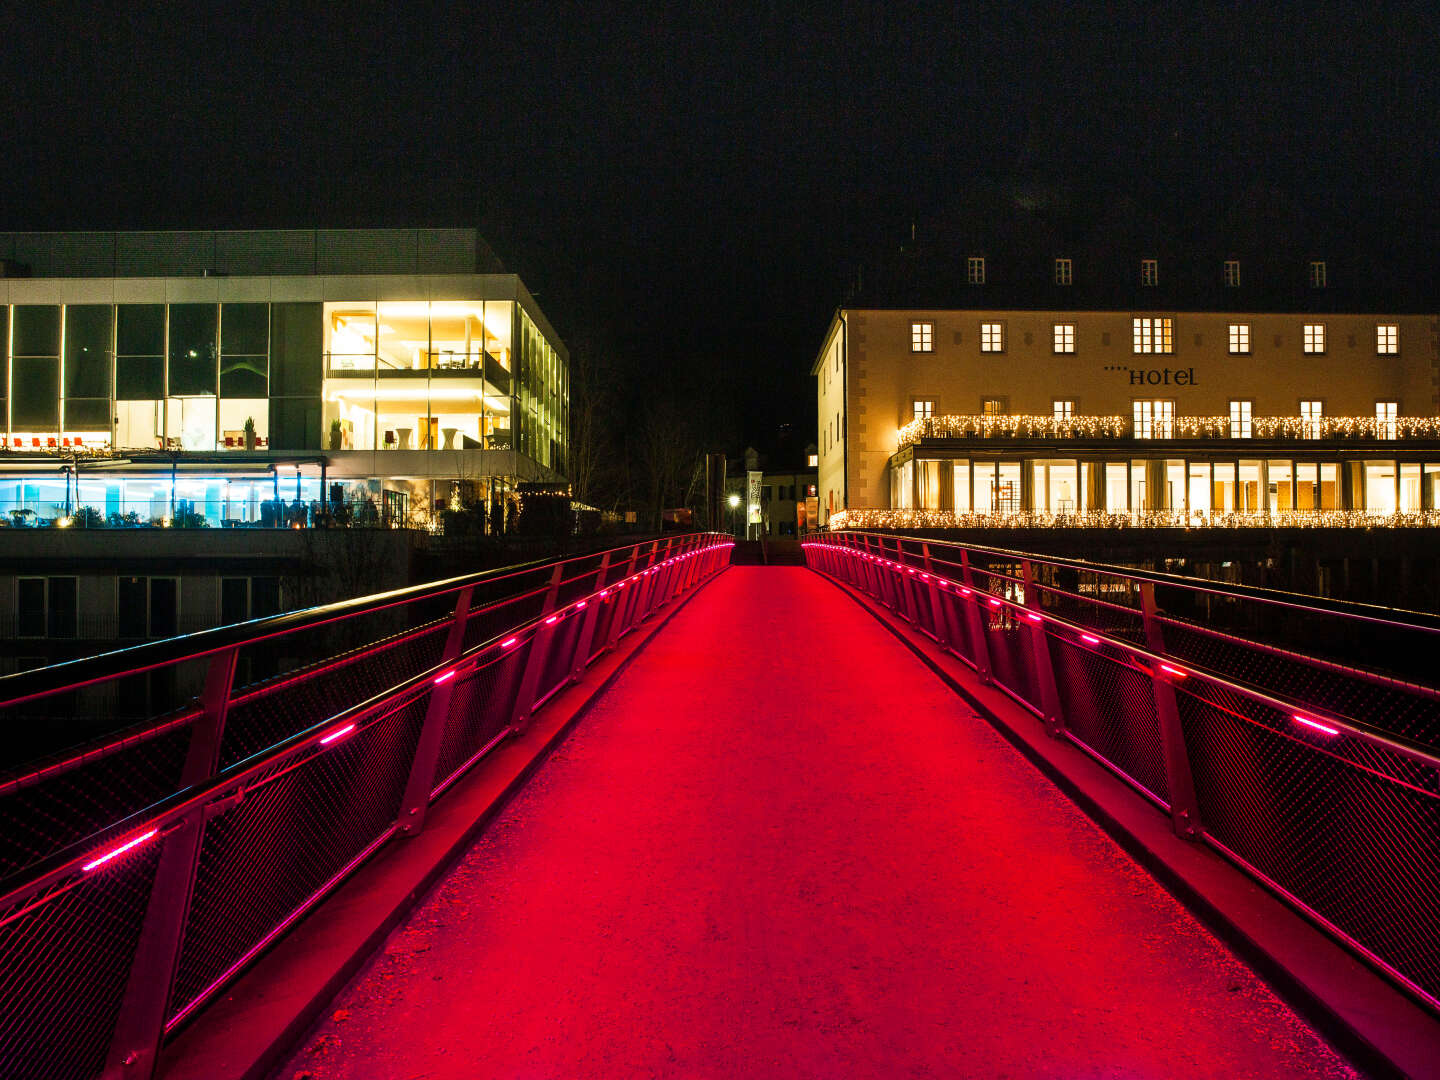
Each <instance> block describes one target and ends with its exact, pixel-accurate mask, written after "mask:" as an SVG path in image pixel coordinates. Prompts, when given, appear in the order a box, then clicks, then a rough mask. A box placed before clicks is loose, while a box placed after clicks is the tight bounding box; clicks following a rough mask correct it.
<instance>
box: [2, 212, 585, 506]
mask: <svg viewBox="0 0 1440 1080" xmlns="http://www.w3.org/2000/svg"><path fill="white" fill-rule="evenodd" d="M567 364H568V358H567V353H566V350H565V347H564V345H563V344H562V343H561V341H560V339H559V337H558V336H557V334H556V333H555V331H554V329H553V327H551V325H550V323H549V322H548V320H547V319H546V318H545V315H544V314H543V313H542V312H541V310H540V308H539V306H538V305H537V304H536V303H535V300H534V297H532V296H531V295H530V293H529V292H528V291H527V290H526V288H525V285H524V284H523V283H522V282H521V281H520V279H519V278H518V277H517V276H515V275H514V274H507V273H504V272H503V269H502V268H501V267H500V265H499V264H498V262H497V261H496V259H495V257H494V255H493V254H492V253H491V252H490V250H489V248H488V246H487V245H486V244H485V243H484V241H483V240H482V239H481V238H480V237H479V236H478V235H477V234H476V232H475V231H474V230H473V229H378V230H372V229H359V230H327V229H319V230H262V231H235V232H224V231H193V232H118V233H116V232H104V233H99V232H87V233H0V515H3V516H4V517H5V518H6V520H7V521H10V522H13V523H15V524H36V523H41V524H43V523H47V522H54V523H57V524H63V523H64V522H65V521H67V520H69V519H70V518H71V516H72V515H74V514H75V513H77V512H78V511H79V510H80V508H82V507H84V508H88V510H87V512H86V516H87V518H89V519H91V520H94V515H93V514H91V513H90V511H93V512H94V514H98V515H99V520H101V521H104V522H107V523H111V524H137V523H138V524H168V523H170V522H171V520H172V519H176V518H177V515H184V517H183V520H184V522H185V523H189V524H198V523H200V522H201V520H202V519H203V522H204V523H205V524H208V525H212V526H214V525H257V524H271V525H284V524H286V523H287V521H288V522H289V523H292V524H293V523H294V520H293V519H294V517H295V516H296V515H297V514H306V513H308V514H310V515H311V516H313V513H314V510H315V508H316V507H321V508H324V511H325V512H327V513H328V512H329V510H330V508H331V507H332V506H333V507H339V506H343V507H345V508H346V513H351V514H354V515H357V517H358V518H360V519H369V520H373V521H375V522H377V523H378V522H380V521H382V520H384V521H388V522H389V523H392V524H398V523H405V522H408V523H410V524H417V525H424V524H428V523H430V522H432V521H433V520H434V515H435V513H436V512H437V511H439V510H441V509H444V508H446V507H453V506H456V505H457V504H458V503H461V502H463V503H466V504H470V503H483V502H488V501H492V500H493V501H503V500H504V499H505V498H506V496H507V494H508V492H509V491H510V490H511V489H512V488H513V486H514V485H515V484H517V483H520V482H525V481H541V482H550V483H554V482H563V481H564V479H565V473H566V452H567V440H568V432H569V392H570V387H569V374H568V366H567ZM281 504H283V505H284V507H285V508H286V509H284V510H281V509H279V507H280V506H281ZM177 523H179V521H177Z"/></svg>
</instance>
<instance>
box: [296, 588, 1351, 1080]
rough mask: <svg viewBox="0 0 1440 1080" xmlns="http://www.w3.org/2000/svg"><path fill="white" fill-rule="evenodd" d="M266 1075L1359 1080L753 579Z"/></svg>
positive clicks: (861, 650)
mask: <svg viewBox="0 0 1440 1080" xmlns="http://www.w3.org/2000/svg"><path fill="white" fill-rule="evenodd" d="M275 1075H276V1076H279V1077H285V1078H287V1080H289V1078H293V1077H299V1076H306V1077H313V1078H315V1080H332V1078H340V1077H374V1078H387V1080H388V1078H397V1080H398V1078H406V1077H424V1078H426V1080H442V1078H452V1077H453V1078H459V1077H480V1076H501V1077H508V1076H535V1077H540V1076H546V1077H549V1076H565V1077H616V1076H635V1075H639V1076H647V1075H659V1076H700V1077H704V1076H714V1077H734V1076H847V1077H856V1076H876V1077H899V1076H912V1077H926V1076H996V1077H999V1076H1005V1077H1041V1076H1043V1077H1062V1076H1063V1077H1100V1076H1106V1077H1108V1076H1125V1077H1180V1076H1184V1077H1212V1076H1213V1077H1280V1076H1306V1077H1332V1076H1351V1075H1355V1073H1354V1072H1353V1071H1352V1069H1351V1068H1350V1066H1348V1065H1347V1064H1346V1063H1345V1061H1344V1060H1343V1059H1342V1058H1341V1057H1340V1056H1339V1055H1338V1054H1337V1053H1336V1052H1335V1051H1334V1050H1333V1049H1332V1048H1331V1047H1330V1046H1328V1045H1327V1044H1326V1042H1325V1041H1324V1040H1323V1039H1322V1038H1321V1037H1320V1036H1319V1035H1318V1034H1317V1033H1316V1032H1315V1031H1314V1030H1313V1029H1311V1028H1310V1027H1309V1026H1308V1025H1306V1024H1305V1023H1304V1022H1303V1021H1302V1020H1301V1019H1300V1018H1299V1017H1298V1016H1297V1015H1296V1014H1295V1013H1293V1012H1292V1011H1291V1009H1290V1008H1289V1007H1288V1006H1287V1005H1286V1004H1284V1003H1283V1002H1282V1001H1281V1000H1280V999H1279V998H1277V997H1276V995H1275V994H1274V993H1273V992H1272V990H1271V989H1270V988H1269V987H1268V986H1267V985H1266V984H1265V983H1264V982H1262V981H1261V980H1260V978H1259V977H1258V976H1257V975H1255V974H1254V973H1253V972H1252V971H1251V970H1250V969H1249V968H1247V967H1246V966H1245V965H1244V964H1242V963H1241V962H1240V961H1239V960H1238V959H1236V958H1235V957H1234V956H1233V955H1232V954H1231V953H1230V952H1229V951H1228V950H1227V949H1226V948H1225V947H1224V946H1223V945H1222V944H1221V943H1219V942H1218V941H1217V940H1216V939H1215V938H1214V937H1213V936H1212V935H1211V934H1210V933H1209V932H1208V931H1207V930H1206V929H1204V928H1203V927H1202V926H1201V925H1200V924H1199V923H1197V922H1196V921H1195V919H1194V918H1193V917H1192V916H1191V915H1190V914H1189V913H1188V912H1187V911H1186V910H1185V909H1184V908H1183V907H1182V906H1181V905H1180V904H1179V903H1178V902H1177V901H1176V900H1175V899H1174V898H1173V897H1172V896H1171V895H1170V894H1169V893H1167V892H1166V891H1165V890H1163V889H1162V888H1161V887H1160V886H1159V885H1158V884H1157V883H1156V882H1155V881H1154V879H1152V878H1151V877H1150V876H1149V875H1148V874H1147V873H1146V872H1145V871H1144V870H1142V869H1141V868H1140V867H1139V866H1137V865H1136V864H1135V863H1134V862H1133V861H1132V860H1131V859H1130V857H1129V856H1128V855H1126V854H1125V853H1124V852H1123V851H1122V850H1121V849H1120V848H1119V847H1118V846H1116V844H1115V843H1114V842H1113V841H1112V840H1111V839H1110V838H1109V837H1108V836H1106V835H1105V834H1104V833H1103V832H1101V830H1100V829H1099V828H1098V827H1097V826H1096V825H1095V824H1094V823H1093V822H1092V821H1091V820H1090V819H1089V818H1087V817H1086V816H1085V815H1084V814H1082V813H1081V812H1080V810H1078V809H1077V808H1076V807H1075V806H1074V805H1073V804H1072V803H1070V802H1069V801H1068V800H1067V799H1066V798H1065V797H1064V796H1063V795H1062V794H1061V793H1060V792H1059V791H1058V790H1057V789H1056V788H1055V787H1054V786H1053V785H1052V784H1051V782H1050V781H1049V780H1047V779H1046V778H1045V777H1044V776H1042V775H1041V773H1040V772H1039V771H1037V769H1036V768H1035V767H1034V766H1033V765H1031V764H1030V763H1029V762H1028V761H1026V760H1025V759H1024V758H1022V757H1021V756H1020V755H1019V754H1018V753H1017V752H1016V751H1015V750H1014V749H1013V748H1012V747H1011V746H1010V745H1009V744H1008V743H1006V742H1005V741H1004V740H1003V739H1002V738H1001V737H1000V736H999V735H998V734H997V733H996V732H995V731H994V730H993V729H992V728H991V727H990V726H989V725H988V724H987V723H986V722H985V721H983V720H981V719H980V718H978V717H977V716H976V715H975V713H974V712H973V710H971V708H970V707H969V706H968V705H967V704H966V703H965V702H964V701H963V700H962V699H961V698H960V697H958V696H957V695H956V694H955V693H954V692H953V690H951V689H950V688H948V687H947V686H945V685H944V684H943V683H942V682H941V681H940V680H939V679H938V678H937V677H936V676H935V675H934V674H933V673H932V672H931V671H930V670H929V669H928V668H927V667H925V666H924V665H923V664H922V663H921V662H920V661H919V660H918V659H917V658H916V657H915V656H914V655H913V654H912V653H910V652H909V651H908V650H907V649H906V648H905V647H904V645H902V644H901V643H900V642H899V641H898V640H896V638H895V637H893V636H892V635H891V634H889V633H888V632H887V631H886V630H885V629H884V628H883V627H882V626H881V625H880V624H879V623H878V622H877V621H876V620H875V619H874V618H873V617H872V616H871V615H870V614H869V613H868V612H866V611H865V610H864V609H862V608H861V607H860V606H859V605H857V604H856V603H855V602H854V601H853V600H852V599H851V598H849V597H848V596H847V595H846V594H845V593H843V592H842V591H841V590H839V589H837V588H836V587H835V586H834V585H832V584H830V583H829V582H828V581H826V580H825V579H824V578H822V577H820V576H819V575H817V574H815V573H813V572H811V571H809V570H806V569H802V568H798V567H758V566H757V567H747V566H740V567H734V568H732V569H730V570H729V571H728V572H726V573H725V574H723V575H721V576H720V577H719V578H718V579H716V581H714V582H713V583H712V584H710V585H709V586H707V587H706V588H705V589H704V590H702V591H701V592H700V593H699V594H698V596H697V597H696V598H695V599H694V600H692V601H691V602H690V603H689V604H688V605H687V606H686V607H685V608H684V609H683V610H681V611H680V612H678V613H677V614H676V616H675V617H674V618H673V620H672V622H671V624H670V625H669V626H668V627H667V628H666V629H665V630H664V632H662V633H661V634H659V635H658V636H657V637H656V638H655V639H654V641H652V642H651V643H650V645H649V646H648V647H647V648H646V650H645V651H644V652H643V653H641V654H640V655H639V656H638V657H637V658H636V659H635V660H634V662H633V663H632V664H631V665H630V666H629V667H628V668H627V669H626V670H625V671H624V672H623V674H622V675H621V676H620V677H619V679H618V680H617V681H616V682H615V683H614V684H613V685H612V686H611V687H610V688H609V689H608V690H607V691H606V692H605V694H604V695H603V696H602V697H601V698H600V699H599V701H598V702H597V703H596V704H595V706H594V707H593V708H592V709H591V711H590V713H589V714H588V715H587V716H586V717H585V719H584V720H583V721H582V722H581V724H580V725H579V726H578V727H577V728H576V730H575V731H574V732H573V733H572V734H571V735H570V737H569V738H568V739H567V741H566V742H565V743H564V744H563V745H562V746H561V747H560V748H559V749H558V750H557V751H556V752H555V753H554V754H553V756H552V757H551V758H550V759H549V760H548V761H547V762H546V763H545V764H544V766H543V767H542V768H541V769H540V770H539V771H538V772H537V773H536V775H535V776H534V777H533V779H532V780H531V781H530V783H529V785H528V786H527V787H526V789H525V790H524V791H523V792H521V793H520V794H519V795H518V796H517V797H516V798H515V799H514V800H513V801H512V802H511V803H510V804H509V805H508V807H506V808H505V810H504V811H503V812H502V813H501V814H500V816H499V817H498V818H497V819H496V820H495V822H493V823H492V825H491V826H490V827H489V828H488V829H487V831H486V832H485V834H484V835H483V837H482V838H481V839H480V840H479V841H478V842H477V843H476V845H475V846H474V847H473V848H472V849H471V850H470V851H469V852H468V854H466V855H465V856H464V857H463V858H462V860H461V861H460V862H459V863H458V864H457V866H456V867H455V869H454V870H453V871H452V872H451V873H450V874H449V875H448V876H447V877H446V878H445V880H443V882H442V883H441V884H440V885H439V886H437V887H436V889H435V890H434V891H433V892H432V893H431V895H430V896H429V897H428V898H427V899H426V900H424V901H423V902H422V903H421V904H420V905H419V906H417V907H416V909H415V910H414V912H413V913H412V915H411V916H410V917H409V919H408V920H407V921H406V922H405V923H404V924H403V925H402V926H401V927H400V928H398V929H397V930H396V931H395V932H394V933H393V934H392V935H391V937H390V939H389V940H388V942H387V943H386V945H385V947H384V948H383V949H382V950H381V951H380V952H379V953H378V954H377V955H376V957H375V959H374V960H373V961H371V963H370V964H369V965H368V967H366V968H365V969H364V970H362V972H361V973H360V974H359V975H358V976H357V977H356V979H355V980H354V981H353V982H352V983H351V984H350V985H349V987H348V988H347V989H346V990H345V991H343V993H342V994H341V995H340V997H339V998H337V1000H336V1001H335V1002H334V1004H333V1005H332V1006H331V1008H330V1009H329V1010H327V1013H326V1019H325V1020H324V1021H323V1022H322V1023H321V1024H320V1025H319V1026H318V1027H317V1028H316V1029H315V1030H314V1031H313V1032H312V1033H311V1034H310V1036H309V1037H308V1038H307V1039H306V1040H305V1041H304V1042H303V1043H302V1044H301V1046H300V1047H299V1049H298V1050H297V1051H296V1053H295V1054H294V1056H293V1057H292V1058H291V1060H290V1061H288V1062H287V1063H285V1064H284V1065H282V1066H281V1067H280V1068H279V1070H278V1071H277V1072H276V1074H275Z"/></svg>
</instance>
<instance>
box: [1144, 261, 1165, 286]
mask: <svg viewBox="0 0 1440 1080" xmlns="http://www.w3.org/2000/svg"><path fill="white" fill-rule="evenodd" d="M1159 284H1160V260H1159V259H1141V260H1140V287H1141V288H1145V289H1153V288H1155V287H1156V286H1158V285H1159Z"/></svg>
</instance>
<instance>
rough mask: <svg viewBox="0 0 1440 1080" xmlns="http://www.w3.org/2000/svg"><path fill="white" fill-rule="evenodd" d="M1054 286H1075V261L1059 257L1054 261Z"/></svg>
mask: <svg viewBox="0 0 1440 1080" xmlns="http://www.w3.org/2000/svg"><path fill="white" fill-rule="evenodd" d="M1055 284H1056V285H1073V284H1075V261H1074V260H1073V259H1066V258H1061V257H1057V258H1056V259H1055Z"/></svg>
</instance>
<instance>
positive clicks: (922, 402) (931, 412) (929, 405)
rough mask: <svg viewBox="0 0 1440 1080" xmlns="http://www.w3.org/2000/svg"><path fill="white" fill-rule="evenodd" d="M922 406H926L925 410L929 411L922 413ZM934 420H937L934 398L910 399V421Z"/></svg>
mask: <svg viewBox="0 0 1440 1080" xmlns="http://www.w3.org/2000/svg"><path fill="white" fill-rule="evenodd" d="M921 406H925V408H926V409H927V410H928V411H927V412H923V413H922V412H921V411H920V408H921ZM934 418H935V399H934V398H917V397H912V398H911V399H910V419H911V420H933V419H934Z"/></svg>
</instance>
